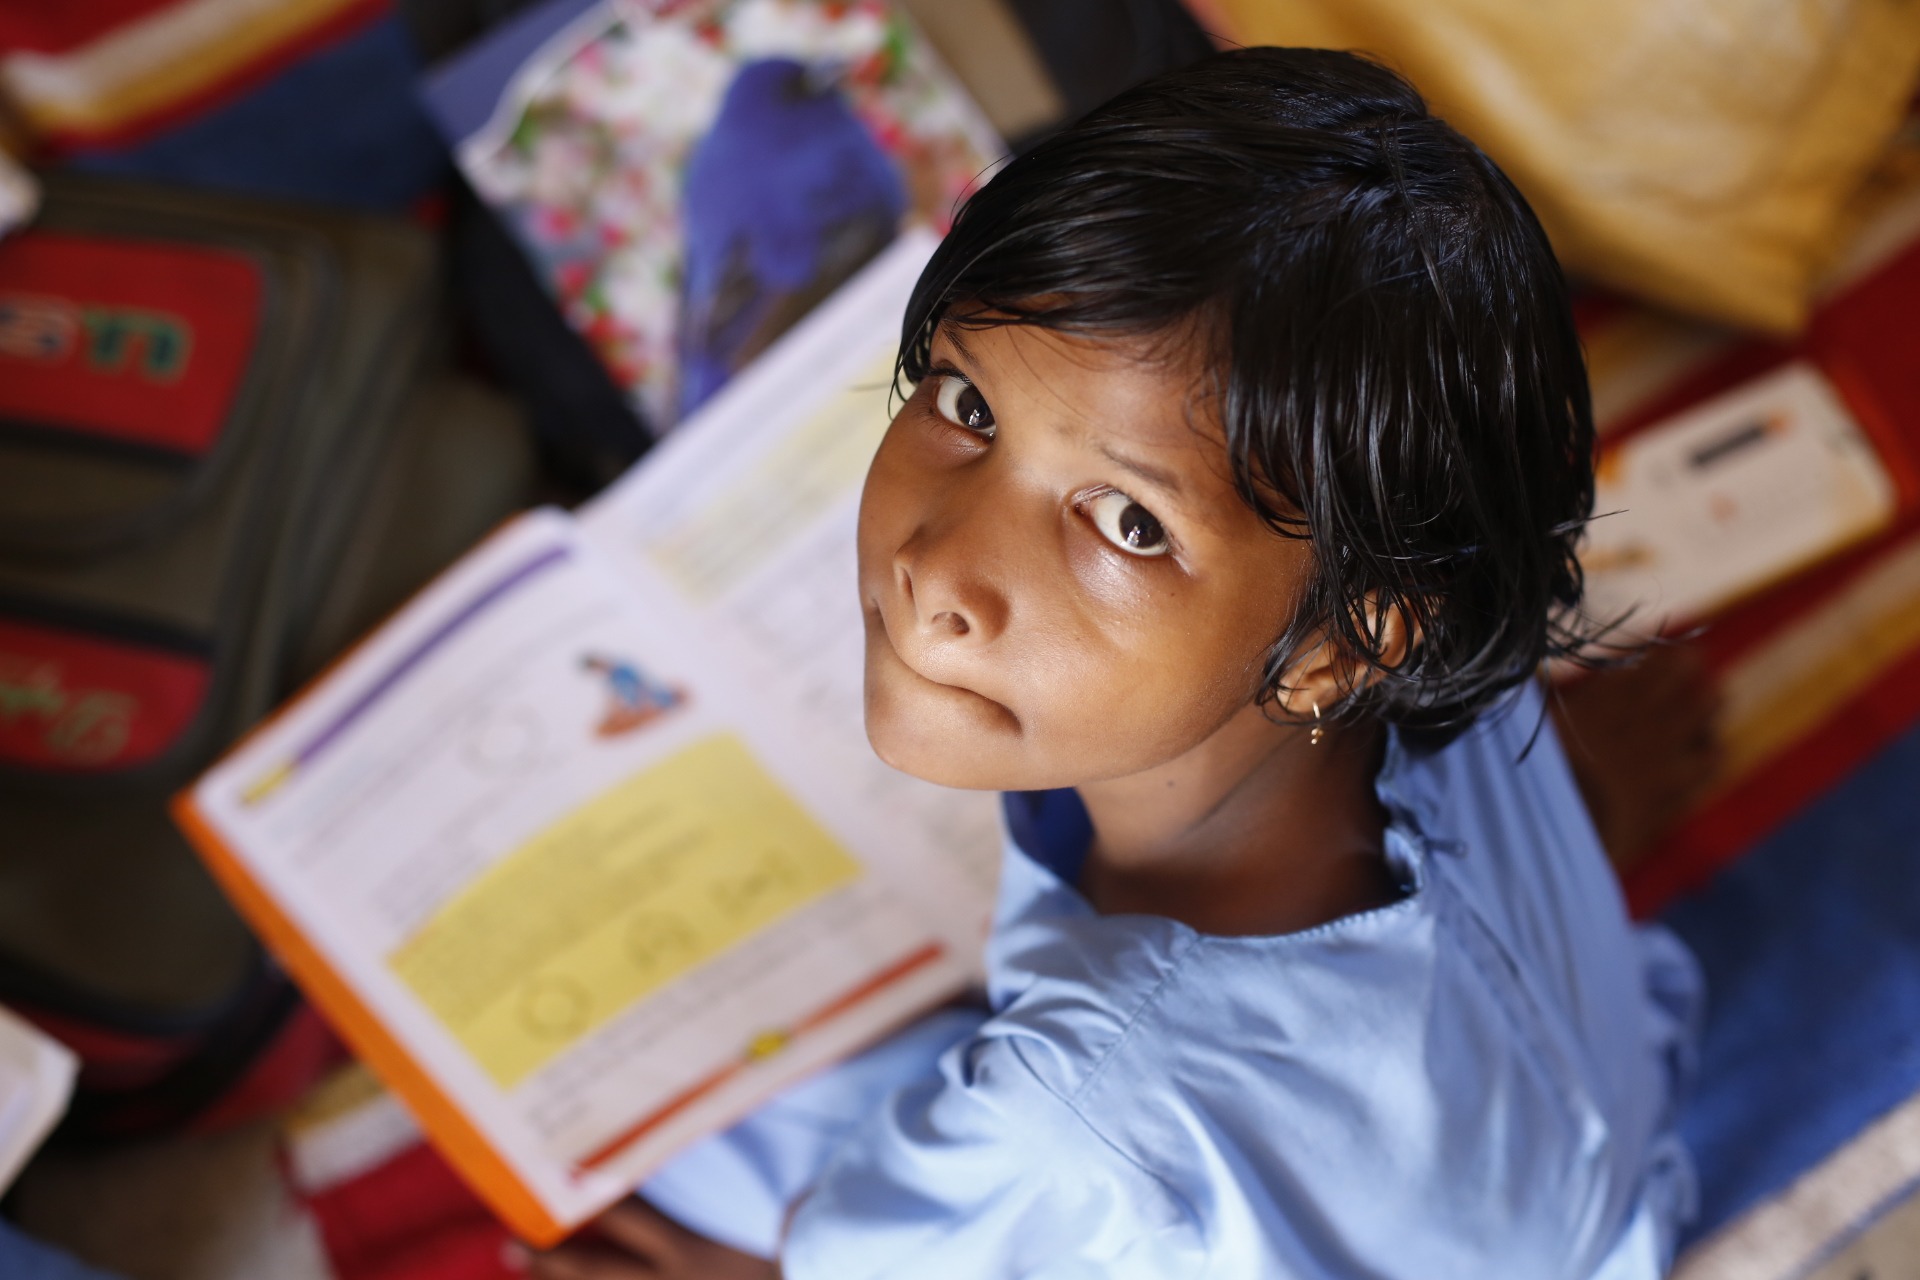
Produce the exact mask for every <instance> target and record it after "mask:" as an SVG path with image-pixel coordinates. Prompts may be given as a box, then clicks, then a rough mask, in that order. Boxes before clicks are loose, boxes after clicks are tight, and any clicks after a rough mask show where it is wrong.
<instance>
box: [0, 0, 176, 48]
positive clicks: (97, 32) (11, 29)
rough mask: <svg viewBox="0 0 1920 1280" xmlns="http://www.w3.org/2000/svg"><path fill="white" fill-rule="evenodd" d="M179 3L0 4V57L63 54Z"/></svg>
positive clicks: (25, 0) (31, 0)
mask: <svg viewBox="0 0 1920 1280" xmlns="http://www.w3.org/2000/svg"><path fill="white" fill-rule="evenodd" d="M178 2H179V0H82V2H81V3H65V4H62V3H47V2H46V0H12V3H9V4H0V53H7V52H11V51H13V50H15V49H26V50H31V51H32V52H34V53H66V52H67V51H69V50H71V49H77V48H79V47H80V46H82V45H86V44H91V43H92V42H93V41H95V40H97V39H99V38H100V37H101V36H104V35H106V34H107V33H108V32H111V31H112V30H114V29H115V28H116V27H122V26H125V25H126V24H127V23H129V22H135V21H137V20H139V19H141V18H144V17H146V16H147V15H148V14H151V13H157V12H159V11H160V10H162V9H165V8H167V7H168V6H169V5H172V4H177V3H178Z"/></svg>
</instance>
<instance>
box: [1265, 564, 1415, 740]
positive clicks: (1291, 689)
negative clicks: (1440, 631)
mask: <svg viewBox="0 0 1920 1280" xmlns="http://www.w3.org/2000/svg"><path fill="white" fill-rule="evenodd" d="M1354 612H1355V614H1356V615H1358V616H1356V617H1355V619H1354V620H1355V621H1356V622H1358V623H1360V624H1361V627H1360V629H1361V632H1362V634H1364V635H1371V636H1372V637H1374V641H1375V654H1376V658H1375V660H1374V661H1373V662H1368V661H1365V660H1363V659H1361V658H1359V657H1358V656H1356V655H1354V654H1352V653H1349V652H1348V651H1347V650H1346V648H1345V647H1343V646H1340V645H1336V644H1334V643H1332V642H1331V641H1330V640H1328V639H1327V637H1326V636H1325V635H1324V633H1323V634H1322V636H1321V638H1320V640H1319V641H1318V643H1316V644H1314V645H1313V646H1312V647H1311V648H1309V649H1308V650H1307V651H1306V653H1305V655H1304V656H1303V657H1301V658H1300V659H1299V660H1297V661H1296V662H1295V663H1294V664H1293V666H1292V667H1290V668H1289V669H1288V671H1287V674H1286V677H1285V679H1284V680H1282V681H1281V682H1280V683H1279V684H1278V685H1277V686H1276V687H1274V688H1273V689H1271V690H1269V701H1270V702H1271V704H1272V705H1273V707H1274V708H1275V709H1276V710H1277V711H1279V712H1280V713H1281V714H1282V715H1283V716H1285V717H1286V718H1288V719H1291V720H1298V721H1303V722H1307V723H1312V722H1313V721H1315V720H1319V719H1323V718H1325V717H1327V716H1329V715H1331V714H1332V712H1333V710H1334V708H1335V707H1338V706H1339V705H1340V703H1341V702H1342V701H1343V700H1344V699H1346V698H1347V697H1349V696H1351V695H1352V694H1354V693H1355V692H1357V691H1359V690H1361V689H1364V688H1365V687H1366V686H1367V684H1368V683H1369V682H1370V681H1372V680H1373V679H1374V678H1375V677H1376V675H1377V674H1378V672H1379V670H1380V669H1382V668H1385V669H1387V670H1392V669H1393V668H1395V667H1398V666H1399V665H1400V664H1401V663H1403V662H1405V661H1406V660H1407V655H1408V654H1410V653H1412V652H1413V649H1414V646H1415V645H1417V644H1418V643H1419V642H1420V624H1419V622H1418V621H1416V620H1415V619H1414V618H1413V617H1412V615H1411V614H1410V613H1409V612H1408V610H1407V606H1406V605H1405V604H1404V603H1401V602H1395V603H1394V604H1392V605H1390V606H1388V607H1386V608H1385V609H1382V607H1381V605H1380V602H1379V597H1378V596H1376V595H1372V594H1369V595H1368V596H1367V598H1366V600H1365V602H1364V603H1362V604H1360V605H1357V606H1355V609H1354ZM1316 706H1317V707H1318V709H1319V714H1318V715H1316V714H1315V707H1316Z"/></svg>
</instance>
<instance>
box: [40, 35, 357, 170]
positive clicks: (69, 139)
mask: <svg viewBox="0 0 1920 1280" xmlns="http://www.w3.org/2000/svg"><path fill="white" fill-rule="evenodd" d="M390 7H391V6H390V3H389V0H357V2H356V3H354V4H350V5H347V6H346V7H345V8H343V9H340V10H339V11H337V12H335V13H333V14H332V15H330V16H329V17H327V18H326V19H325V20H324V21H322V22H319V23H317V24H316V25H314V26H312V27H309V28H307V29H306V30H305V31H303V32H301V33H300V34H299V35H298V36H296V37H294V38H292V39H290V40H287V41H286V42H285V43H283V44H280V45H277V46H275V47H274V48H272V49H270V50H268V51H267V52H265V53H263V54H261V55H260V56H259V57H257V58H255V59H253V61H251V62H248V63H246V64H245V65H243V66H240V67H237V68H235V69H234V70H233V71H232V72H230V73H229V74H227V75H225V76H222V77H219V78H217V79H214V80H209V81H207V82H206V83H204V84H201V85H198V86H196V87H195V88H192V89H190V90H188V91H186V92H184V93H182V94H181V95H180V96H179V97H177V98H174V99H172V100H170V101H168V102H166V103H163V104H162V105H160V106H157V107H155V108H154V109H153V110H151V111H148V112H145V113H143V114H141V115H137V116H134V117H131V118H129V119H125V120H121V121H119V122H117V123H115V124H113V125H111V126H109V127H107V128H103V129H88V130H63V131H58V132H54V133H51V134H49V135H48V136H47V137H45V138H44V139H42V141H43V142H44V143H45V144H46V149H47V150H48V151H49V152H50V153H51V154H52V155H53V156H55V157H58V156H62V155H66V154H70V153H72V152H74V151H78V150H113V149H115V148H120V147H132V146H137V145H138V144H140V143H142V142H144V141H146V140H147V139H149V138H151V137H153V136H154V135H156V134H160V133H164V132H166V131H167V130H168V129H171V128H173V127H174V126H176V125H180V124H184V123H186V122H187V121H189V120H192V119H193V118H195V117H196V116H201V115H205V114H206V113H208V112H210V111H214V110H217V109H218V108H220V107H223V106H226V105H227V104H228V103H231V102H234V101H237V100H238V99H240V98H244V97H245V96H246V95H247V94H249V93H251V92H252V91H253V90H255V89H257V88H259V87H260V86H261V85H263V84H266V83H267V82H268V81H270V80H272V79H273V78H274V77H275V76H277V75H279V74H280V73H281V72H282V71H284V70H286V69H287V68H288V67H290V66H292V65H293V64H294V63H296V62H299V61H300V60H301V59H303V58H305V57H307V56H308V55H309V54H311V53H314V52H316V51H317V50H320V49H324V48H326V47H327V46H328V45H331V44H333V43H335V42H337V41H340V40H345V39H346V38H347V37H349V36H351V35H354V34H356V33H357V32H359V31H361V30H363V29H365V28H366V27H368V26H370V25H371V24H372V23H374V22H375V21H377V20H378V19H380V18H382V17H384V16H386V14H387V13H388V11H389V9H390Z"/></svg>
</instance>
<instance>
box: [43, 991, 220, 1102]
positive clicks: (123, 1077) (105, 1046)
mask: <svg viewBox="0 0 1920 1280" xmlns="http://www.w3.org/2000/svg"><path fill="white" fill-rule="evenodd" d="M10 1007H11V1008H13V1009H14V1011H15V1012H17V1013H19V1014H20V1016H21V1017H23V1018H26V1019H27V1020H28V1021H30V1022H32V1023H33V1024H34V1025H35V1026H37V1027H39V1028H40V1029H41V1030H42V1031H44V1032H46V1033H47V1034H48V1035H50V1036H52V1037H53V1038H54V1039H55V1040H58V1041H59V1042H60V1043H61V1044H64V1045H66V1046H67V1048H69V1049H71V1050H73V1051H74V1053H75V1054H76V1055H78V1056H79V1058H80V1079H79V1087H80V1088H81V1089H83V1090H87V1091H93V1092H100V1093H122V1092H126V1091H129V1090H133V1089H139V1088H142V1087H144V1086H146V1085H150V1084H152V1083H153V1082H155V1081H156V1080H158V1079H160V1078H161V1077H162V1076H164V1075H166V1074H167V1072H169V1071H171V1070H172V1069H173V1068H174V1067H176V1066H178V1065H179V1064H180V1063H181V1062H182V1061H184V1060H185V1059H186V1058H187V1057H188V1055H190V1054H191V1053H192V1052H193V1051H194V1049H196V1048H197V1047H198V1046H199V1043H200V1040H199V1037H198V1036H197V1035H195V1034H191V1033H190V1034H186V1035H178V1036H156V1035H136V1034H134V1033H131V1032H122V1031H110V1030H107V1029H105V1028H103V1027H99V1026H96V1025H94V1024H93V1023H91V1022H85V1021H81V1020H78V1019H74V1018H67V1017H62V1016H61V1015H59V1014H57V1013H48V1012H46V1011H45V1010H43V1009H36V1008H34V1007H33V1006H32V1005H26V1004H14V1005H11V1006H10Z"/></svg>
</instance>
